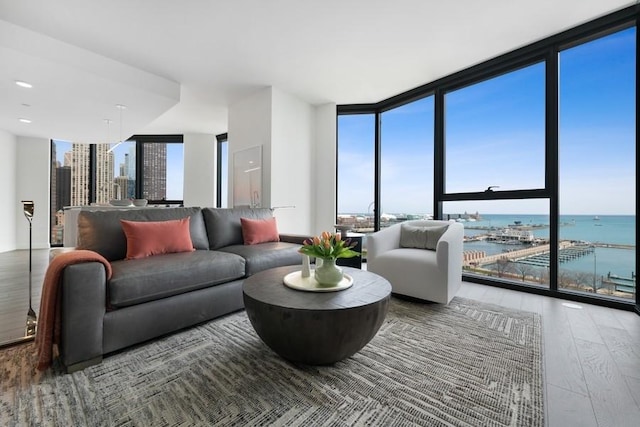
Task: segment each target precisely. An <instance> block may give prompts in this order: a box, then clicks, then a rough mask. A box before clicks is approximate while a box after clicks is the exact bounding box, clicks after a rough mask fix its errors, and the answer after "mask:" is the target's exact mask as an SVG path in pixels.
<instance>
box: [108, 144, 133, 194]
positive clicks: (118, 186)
mask: <svg viewBox="0 0 640 427" xmlns="http://www.w3.org/2000/svg"><path fill="white" fill-rule="evenodd" d="M113 157H114V160H113V166H114V172H113V175H114V177H115V178H114V184H113V186H114V194H113V197H114V198H115V199H135V198H136V142H135V141H125V142H123V143H122V144H120V145H118V146H117V147H116V148H114V149H113Z"/></svg>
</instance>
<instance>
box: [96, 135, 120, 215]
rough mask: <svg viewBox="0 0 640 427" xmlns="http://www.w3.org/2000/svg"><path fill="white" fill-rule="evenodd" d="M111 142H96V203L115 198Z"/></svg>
mask: <svg viewBox="0 0 640 427" xmlns="http://www.w3.org/2000/svg"><path fill="white" fill-rule="evenodd" d="M110 149H111V144H96V203H98V204H107V203H109V200H112V199H115V198H116V197H115V194H116V191H115V186H114V180H113V178H114V176H115V175H114V172H115V169H114V168H115V166H114V160H113V151H109V150H110Z"/></svg>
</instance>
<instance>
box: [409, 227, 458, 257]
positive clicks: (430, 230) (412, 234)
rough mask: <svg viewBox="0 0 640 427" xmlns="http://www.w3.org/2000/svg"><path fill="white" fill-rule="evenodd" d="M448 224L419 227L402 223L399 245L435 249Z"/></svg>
mask: <svg viewBox="0 0 640 427" xmlns="http://www.w3.org/2000/svg"><path fill="white" fill-rule="evenodd" d="M448 227H449V226H448V225H444V226H434V227H426V226H425V227H421V226H417V225H411V224H402V226H401V228H400V247H401V248H416V249H429V250H432V251H435V250H436V246H437V245H438V240H440V238H441V237H442V235H443V234H444V232H445V231H447V228H448Z"/></svg>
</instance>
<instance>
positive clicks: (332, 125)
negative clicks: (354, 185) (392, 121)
mask: <svg viewBox="0 0 640 427" xmlns="http://www.w3.org/2000/svg"><path fill="white" fill-rule="evenodd" d="M336 113H337V108H336V104H324V105H320V106H317V107H316V108H315V145H314V152H313V159H314V162H313V166H315V168H314V177H313V180H312V184H311V192H312V194H313V195H314V205H315V208H314V212H315V217H314V222H313V229H312V230H311V233H312V234H314V235H317V234H319V233H321V232H322V231H332V230H333V226H334V225H335V222H336V176H337V167H338V166H337V162H336V159H337V157H336V154H337V153H336V150H337V140H336V138H337V136H336V135H337V133H336V132H337V123H336Z"/></svg>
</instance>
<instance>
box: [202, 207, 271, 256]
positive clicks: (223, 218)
mask: <svg viewBox="0 0 640 427" xmlns="http://www.w3.org/2000/svg"><path fill="white" fill-rule="evenodd" d="M202 215H203V217H204V223H205V226H206V228H207V236H208V237H209V249H213V250H216V249H220V248H223V247H225V246H231V245H242V244H243V242H244V241H243V239H242V225H241V223H240V218H249V219H267V218H271V217H273V212H272V210H271V209H268V208H257V209H251V208H203V209H202Z"/></svg>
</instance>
